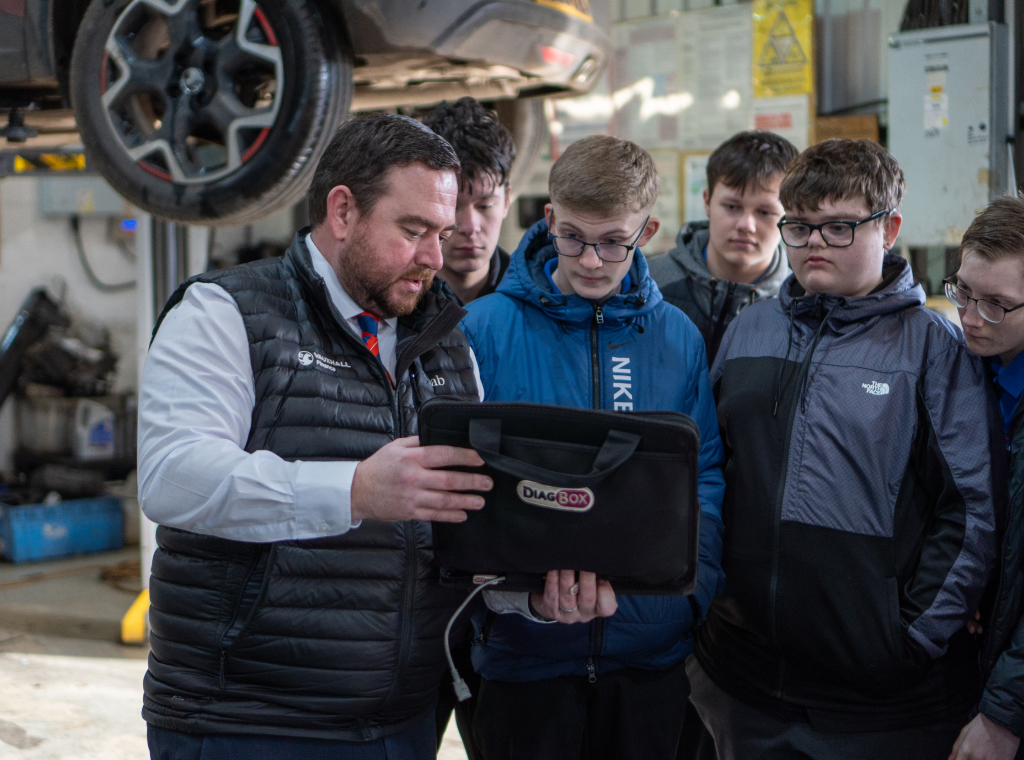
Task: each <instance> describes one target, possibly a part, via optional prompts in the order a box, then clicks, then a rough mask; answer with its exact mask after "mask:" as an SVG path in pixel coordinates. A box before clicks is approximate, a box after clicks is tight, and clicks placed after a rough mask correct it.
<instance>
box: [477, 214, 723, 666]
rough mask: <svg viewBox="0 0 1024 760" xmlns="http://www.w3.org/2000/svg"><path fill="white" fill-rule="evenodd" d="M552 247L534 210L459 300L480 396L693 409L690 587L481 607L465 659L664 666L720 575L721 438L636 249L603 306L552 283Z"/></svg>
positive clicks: (701, 380) (701, 371)
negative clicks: (540, 615)
mask: <svg viewBox="0 0 1024 760" xmlns="http://www.w3.org/2000/svg"><path fill="white" fill-rule="evenodd" d="M556 255H557V254H556V253H555V250H554V248H553V247H552V246H551V244H550V242H549V241H548V227H547V223H546V222H545V221H543V220H542V221H540V222H538V223H537V224H535V225H534V226H533V227H532V228H531V229H530V230H529V231H527V233H526V235H525V236H524V237H523V240H522V242H521V243H520V244H519V248H518V250H516V252H515V254H514V255H513V257H512V263H511V265H510V266H509V269H508V272H507V273H506V274H505V277H504V279H503V280H502V282H501V285H500V286H499V287H498V290H497V292H496V293H493V294H491V295H489V296H486V297H485V298H481V299H479V300H476V301H473V302H472V303H471V304H469V306H468V307H467V311H468V312H469V313H468V314H467V316H466V317H465V318H464V319H463V321H462V325H461V326H462V330H463V332H464V333H465V334H466V337H467V338H468V339H469V342H470V345H472V347H473V350H474V352H475V353H476V357H477V361H478V362H479V364H480V376H481V379H482V381H483V388H484V398H485V400H487V401H528V402H534V403H542V404H559V405H561V406H571V407H577V408H581V409H593V408H601V409H607V410H615V411H673V412H683V413H684V414H687V415H689V416H690V417H691V418H693V420H694V422H696V423H697V425H698V426H699V428H700V435H701V451H700V476H699V481H698V495H699V498H700V504H701V521H700V567H699V570H698V578H697V589H696V591H695V592H694V593H693V595H692V596H689V597H687V596H621V595H620V596H619V597H618V603H619V608H618V611H617V612H616V613H615V614H614V615H613V616H612V617H610V618H606V619H602V618H598V619H596V620H594V621H592V622H590V623H587V624H582V623H577V624H573V625H564V624H550V623H549V624H545V623H539V622H535V621H532V620H528V619H527V618H525V617H523V616H522V615H518V614H505V615H495V614H493V613H490V612H488V611H487V610H481V611H480V612H478V614H477V615H476V616H475V617H474V620H473V622H474V626H475V627H476V632H477V637H476V640H477V643H476V644H475V645H474V647H473V666H474V667H475V668H476V670H477V672H479V673H480V674H481V675H483V676H484V677H485V678H487V679H490V680H494V681H520V682H521V681H538V680H541V679H545V678H554V677H556V676H562V675H590V676H591V677H594V676H596V675H598V674H600V673H603V672H608V671H610V670H615V669H617V668H622V667H634V668H644V669H647V670H663V669H665V668H669V667H671V666H673V665H675V664H676V663H678V662H679V661H681V660H682V659H684V658H685V657H686V656H687V655H689V654H690V652H691V651H693V642H692V638H691V634H692V632H693V629H694V628H695V627H696V626H697V624H698V623H700V621H701V620H702V619H703V617H704V614H705V612H706V611H707V609H708V606H709V605H710V604H711V600H712V598H713V597H714V596H715V595H716V594H717V593H718V592H719V591H720V590H721V588H722V586H723V585H724V581H725V576H724V575H723V573H722V566H721V557H722V532H723V528H722V511H721V508H722V497H723V494H724V491H725V481H724V479H723V477H722V470H721V467H722V459H723V452H722V442H721V439H720V438H719V436H718V418H717V415H716V412H715V404H714V399H713V397H712V392H711V385H710V382H709V379H708V366H707V359H706V354H705V351H704V341H703V340H702V338H701V336H700V333H699V332H698V331H697V328H696V327H695V326H694V325H693V323H692V322H691V321H690V320H689V318H688V317H687V316H686V315H685V314H683V312H681V311H680V310H679V309H677V308H676V307H674V306H671V305H669V304H667V303H665V302H664V301H662V298H661V293H660V292H659V291H658V287H657V285H655V284H654V280H652V279H651V278H650V275H649V274H648V271H647V261H646V260H645V259H644V256H643V254H642V253H640V251H639V249H637V251H636V255H635V258H634V260H633V265H632V267H631V268H630V271H629V275H628V279H627V281H626V285H627V292H625V293H621V294H619V295H615V296H612V297H611V298H610V299H609V300H608V301H606V302H605V303H604V304H603V305H601V306H597V305H596V304H594V303H593V302H592V301H588V300H586V299H584V298H581V297H580V296H577V295H570V296H566V295H562V294H561V293H558V292H557V291H556V290H555V289H554V288H553V287H552V284H551V281H550V280H549V279H548V276H547V275H546V274H545V272H544V266H545V264H547V262H548V261H549V260H550V259H552V258H554V257H555V256H556ZM552 569H558V568H552Z"/></svg>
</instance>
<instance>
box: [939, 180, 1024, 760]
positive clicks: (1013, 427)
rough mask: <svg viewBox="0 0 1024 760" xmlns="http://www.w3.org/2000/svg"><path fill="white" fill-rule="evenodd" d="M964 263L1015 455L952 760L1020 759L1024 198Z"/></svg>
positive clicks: (969, 315)
mask: <svg viewBox="0 0 1024 760" xmlns="http://www.w3.org/2000/svg"><path fill="white" fill-rule="evenodd" d="M958 255H959V258H960V268H959V269H958V270H957V272H956V274H954V275H953V276H952V277H950V278H949V279H948V280H946V281H945V283H946V296H947V297H948V298H949V300H950V301H951V302H952V303H953V304H954V305H955V306H956V307H957V308H958V309H959V311H960V323H961V324H962V325H963V328H964V340H965V341H966V343H967V348H968V349H970V351H972V352H973V353H975V354H977V355H978V356H983V357H986V358H987V359H988V362H989V365H990V368H991V370H992V374H993V375H994V378H993V379H994V388H995V390H996V394H997V396H998V399H999V411H1000V412H1001V415H1000V416H1001V419H999V420H997V421H996V423H995V427H996V429H997V430H999V432H1001V433H1003V434H1004V437H1005V442H1006V450H1007V451H1008V452H1009V453H1010V489H1009V494H1010V502H1009V511H1008V513H1007V516H1008V519H1007V522H1006V533H1005V534H1004V536H1003V543H1002V549H1003V551H1002V557H1001V561H1000V567H999V580H998V583H997V586H996V587H997V589H998V592H997V597H996V600H995V606H994V609H993V613H992V616H991V618H990V620H989V623H988V625H987V628H988V631H987V634H988V635H987V637H986V639H985V645H984V649H983V651H982V659H981V662H982V673H983V675H985V676H987V677H988V681H987V683H986V684H985V691H984V693H983V694H982V697H981V704H980V705H979V708H978V710H979V712H978V714H977V715H976V716H975V717H974V719H973V720H971V722H970V723H968V724H967V725H966V726H965V727H964V729H963V731H962V732H961V733H960V737H959V738H958V739H957V743H956V745H955V746H954V748H953V753H952V754H951V755H950V758H951V760H1013V757H1014V756H1015V755H1016V754H1017V750H1018V748H1019V745H1020V737H1021V734H1022V732H1024V621H1022V619H1021V615H1022V613H1024V512H1022V510H1024V453H1022V451H1021V446H1022V445H1024V437H1022V436H1024V426H1022V425H1021V424H1020V422H1021V418H1020V409H1021V407H1020V403H1019V402H1020V397H1021V394H1022V393H1024V309H1022V308H1021V306H1022V305H1024V202H1021V201H1019V200H1017V199H1016V198H999V199H998V200H996V201H993V203H992V205H991V206H989V207H988V208H987V209H985V211H983V212H982V213H981V214H980V215H979V216H978V218H977V219H975V220H974V222H972V223H971V226H970V228H969V229H968V230H967V233H966V234H965V235H964V238H963V242H962V243H961V244H960V250H959V252H958Z"/></svg>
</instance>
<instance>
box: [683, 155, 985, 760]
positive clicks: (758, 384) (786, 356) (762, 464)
mask: <svg viewBox="0 0 1024 760" xmlns="http://www.w3.org/2000/svg"><path fill="white" fill-rule="evenodd" d="M903 192H904V179H903V172H902V170H901V169H900V167H899V165H898V164H897V163H896V161H895V160H894V159H893V158H892V156H890V155H889V154H888V153H887V152H886V151H885V149H884V148H882V147H881V146H879V145H877V144H876V143H873V142H870V141H867V140H858V141H851V140H827V141H825V142H823V143H819V144H817V145H814V146H812V147H811V148H809V149H807V150H806V151H804V153H802V154H801V155H800V157H799V158H797V160H796V162H795V163H794V164H793V166H792V168H791V169H790V171H789V173H788V174H787V175H786V178H785V179H784V180H783V182H782V185H781V188H780V193H779V196H780V200H781V201H782V205H783V207H784V208H785V210H786V215H785V217H784V218H783V219H782V221H781V222H780V223H779V227H780V229H781V231H782V238H783V241H784V242H785V243H786V246H787V249H788V253H789V263H790V267H791V268H792V270H793V275H792V276H791V277H790V278H789V279H788V280H787V281H786V282H785V283H784V285H783V286H782V289H781V291H780V294H779V298H778V299H772V300H766V301H761V302H759V303H756V304H753V305H752V306H750V307H749V308H747V309H745V310H744V311H743V313H742V314H740V316H739V317H738V318H737V319H736V320H735V321H734V322H733V324H732V325H731V326H730V328H729V330H728V331H727V332H726V335H725V338H724V340H723V342H722V347H721V349H720V351H719V354H718V357H717V359H716V361H715V365H714V368H713V370H712V382H713V383H714V385H715V388H716V393H717V399H718V419H719V422H720V424H721V429H722V435H723V438H724V442H725V446H726V451H727V452H728V460H727V464H726V470H725V472H726V495H725V501H724V504H723V514H724V515H725V520H726V528H727V530H726V538H727V541H726V546H725V551H724V556H723V566H724V569H725V573H726V587H725V591H724V593H723V594H722V595H721V596H719V597H718V598H717V599H716V600H715V601H714V602H713V603H712V605H711V610H710V611H709V613H708V618H707V622H706V623H705V625H704V626H703V627H702V628H701V629H700V630H699V631H698V634H697V644H696V650H695V658H691V660H690V662H689V663H688V673H689V675H690V682H691V688H692V695H691V699H692V701H693V703H694V705H695V706H696V708H697V711H698V712H699V713H700V715H701V718H702V719H703V720H704V723H705V724H706V725H707V727H708V729H709V730H710V732H711V734H712V735H713V737H714V739H715V744H716V748H717V751H718V755H719V757H720V758H722V760H734V759H738V758H755V757H756V758H760V757H801V758H821V760H825V759H827V760H836V759H840V760H841V759H842V758H873V759H877V758H893V759H894V760H896V759H897V758H898V759H899V760H917V759H921V760H945V759H946V757H947V756H948V754H949V749H950V747H951V746H952V742H953V740H954V739H955V738H956V736H957V733H958V731H959V730H960V727H961V726H962V725H963V723H964V722H965V720H966V717H967V715H968V713H969V711H970V710H971V708H972V706H973V705H974V704H975V702H976V700H977V698H978V694H979V691H980V676H979V671H978V659H977V657H978V650H977V645H976V641H975V639H974V638H973V637H972V636H971V635H970V633H969V632H968V631H967V630H966V629H965V627H964V624H965V622H966V621H967V620H968V619H969V618H970V617H971V616H972V615H973V613H974V611H975V610H976V609H977V608H978V604H979V602H980V600H981V595H982V591H983V590H984V588H985V584H986V582H987V580H988V578H989V575H990V573H991V570H992V569H993V567H994V565H995V556H996V510H995V507H994V506H993V497H992V493H993V482H992V461H991V460H992V452H991V448H990V440H989V432H988V428H987V426H986V425H985V424H984V421H985V420H987V419H988V406H987V401H986V395H985V378H984V373H983V369H982V367H981V363H980V361H979V360H977V359H976V358H975V357H972V356H971V355H970V354H969V353H968V352H967V350H966V348H965V346H964V343H963V338H962V337H961V334H960V332H959V330H957V329H956V327H954V326H953V325H951V324H950V323H949V322H947V321H946V320H945V319H943V318H942V317H940V316H939V315H937V314H935V313H934V312H932V311H930V310H928V309H926V308H924V302H925V295H924V292H923V291H922V289H921V287H920V286H919V285H917V284H916V283H915V282H914V278H913V274H912V273H911V270H910V267H909V265H908V263H907V262H906V261H905V260H903V259H901V258H899V257H898V256H895V255H892V254H889V253H887V251H888V250H889V249H890V248H891V247H892V246H893V243H894V241H895V240H896V236H897V234H898V233H899V229H900V224H901V221H902V217H901V216H900V213H899V208H900V202H901V200H902V197H903Z"/></svg>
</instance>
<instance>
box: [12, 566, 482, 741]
mask: <svg viewBox="0 0 1024 760" xmlns="http://www.w3.org/2000/svg"><path fill="white" fill-rule="evenodd" d="M137 556H138V550H137V549H126V550H124V551H120V552H107V553H104V554H93V555H85V556H81V557H74V558H70V559H64V560H57V561H53V562H39V563H32V564H26V565H10V564H6V563H3V564H0V626H3V627H2V628H0V760H6V759H7V758H10V760H15V759H17V760H147V758H148V757H149V752H148V750H147V748H146V724H145V722H144V721H143V720H142V717H141V715H140V711H141V709H142V677H143V675H145V672H146V658H147V656H148V655H149V650H148V648H146V647H127V646H122V645H120V644H118V643H116V642H117V639H118V637H119V635H120V620H121V617H122V616H123V615H124V613H125V612H126V611H127V610H128V607H129V606H131V603H132V602H133V601H134V599H135V594H134V593H130V592H126V591H121V590H119V589H116V588H114V587H113V586H111V585H110V584H108V583H106V582H104V581H102V580H101V579H100V575H99V574H100V567H102V566H108V565H116V564H118V563H120V562H123V561H125V560H130V559H134V558H136V557H137ZM48 573H50V574H52V573H60V574H61V576H60V577H48V578H43V577H42V575H43V574H48ZM24 581H29V582H24ZM5 584H6V585H5ZM438 760H466V752H465V750H464V749H463V747H462V740H461V739H460V738H459V733H458V729H456V727H455V721H452V723H451V725H450V726H449V728H448V731H447V732H446V734H445V737H444V742H443V744H442V747H441V751H440V752H439V753H438Z"/></svg>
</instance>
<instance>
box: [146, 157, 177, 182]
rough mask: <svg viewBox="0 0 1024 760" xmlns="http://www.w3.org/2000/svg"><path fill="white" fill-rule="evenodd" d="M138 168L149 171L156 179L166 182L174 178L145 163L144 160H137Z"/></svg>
mask: <svg viewBox="0 0 1024 760" xmlns="http://www.w3.org/2000/svg"><path fill="white" fill-rule="evenodd" d="M139 168H141V169H142V171H144V172H149V173H150V174H152V175H153V176H154V177H156V178H157V179H163V180H166V181H168V182H170V181H171V180H172V179H174V178H173V177H172V176H171V175H170V174H168V173H167V172H165V171H160V170H159V169H157V168H156V167H155V166H151V165H149V164H147V163H146V162H145V161H139Z"/></svg>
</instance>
